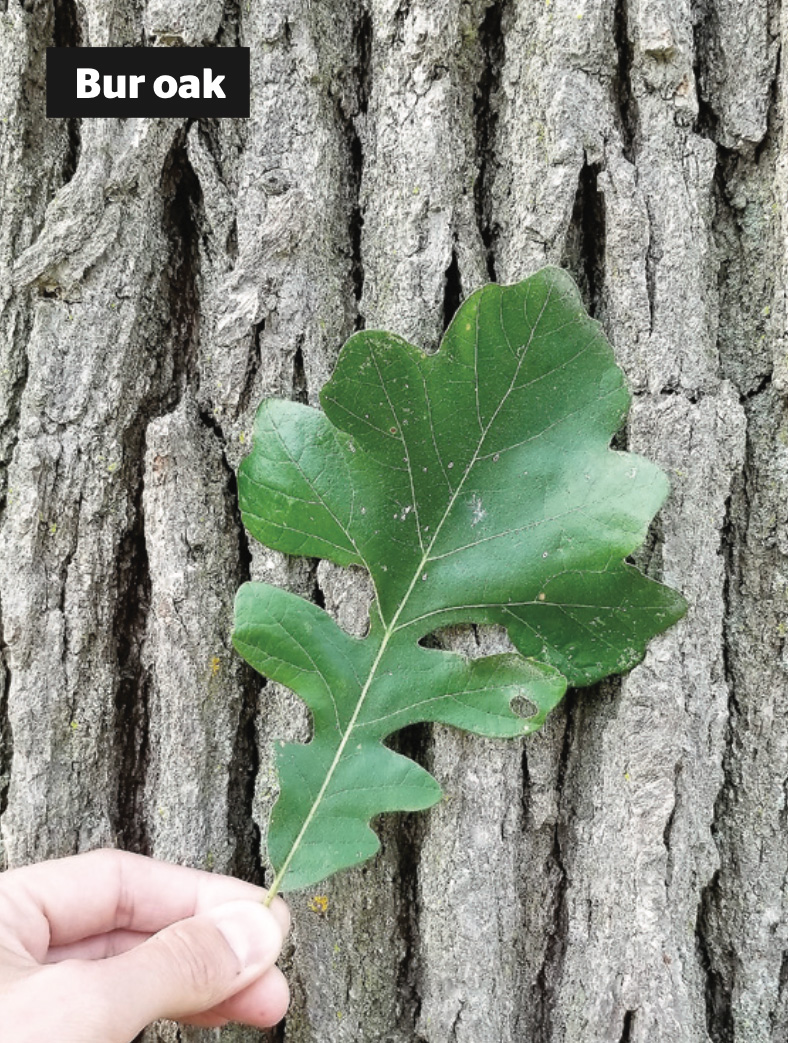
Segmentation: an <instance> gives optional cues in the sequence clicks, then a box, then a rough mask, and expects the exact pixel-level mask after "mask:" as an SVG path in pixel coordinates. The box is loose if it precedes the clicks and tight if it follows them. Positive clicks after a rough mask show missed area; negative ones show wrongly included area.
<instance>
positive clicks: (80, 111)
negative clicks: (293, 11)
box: [47, 47, 250, 118]
mask: <svg viewBox="0 0 788 1043" xmlns="http://www.w3.org/2000/svg"><path fill="white" fill-rule="evenodd" d="M249 93H250V79H249V48H248V47H48V48H47V116H60V117H71V116H116V117H119V116H180V117H183V116H187V117H188V116H191V117H197V118H198V117H201V116H215V117H221V116H240V117H244V116H248V115H249Z"/></svg>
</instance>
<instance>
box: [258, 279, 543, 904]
mask: <svg viewBox="0 0 788 1043" xmlns="http://www.w3.org/2000/svg"><path fill="white" fill-rule="evenodd" d="M552 294H553V286H550V287H549V288H548V291H547V294H546V296H545V299H544V303H543V304H542V307H541V309H540V311H539V314H538V315H537V317H536V321H535V322H534V323H533V325H532V326H531V331H530V334H529V337H528V341H527V342H526V343H525V344H524V345H523V350H522V354H521V355H520V358H519V360H518V362H517V366H516V368H515V371H514V375H513V376H512V379H511V382H510V384H509V387H508V388H507V390H506V393H505V394H504V395H502V396H501V401H500V402H499V403H498V405H497V407H496V409H495V412H494V413H493V415H492V416H491V417H490V421H489V423H488V424H487V426H486V427H485V428H484V429H483V430H482V432H481V436H480V438H479V442H478V444H477V446H476V450H475V451H474V454H473V457H472V458H471V460H470V462H469V464H468V466H467V467H466V468H465V471H464V473H463V476H462V479H461V480H460V482H459V483H458V485H457V488H456V489H455V490H454V492H453V493H452V495H451V498H450V500H449V503H448V505H447V507H446V510H445V511H444V512H443V517H442V518H441V520H440V522H439V523H438V525H437V526H436V528H435V532H434V533H433V536H432V539H431V540H430V542H429V544H428V546H427V547H426V549H425V550H424V553H423V555H422V558H421V561H420V562H419V565H418V567H417V568H416V569H415V571H414V573H413V578H412V579H411V581H410V584H409V586H408V589H407V590H406V591H405V594H404V596H403V598H402V600H401V601H400V603H399V607H398V608H397V610H396V612H395V613H394V615H393V616H392V617H391V621H390V622H389V623H388V624H385V625H384V630H383V637H382V639H381V642H380V648H379V649H378V652H377V654H376V656H375V658H374V660H373V661H372V665H371V666H370V668H369V673H368V675H367V679H366V681H365V682H364V686H363V688H362V689H361V693H360V694H359V697H358V702H357V703H356V708H355V710H354V711H353V716H352V717H351V718H350V720H349V722H348V725H347V728H346V729H345V734H344V735H343V736H342V738H341V740H340V742H339V746H338V747H337V751H336V754H335V755H334V758H333V760H332V762H331V764H330V766H329V768H328V771H327V772H326V777H325V779H324V780H323V784H322V786H321V787H320V789H319V790H318V794H317V796H316V797H315V800H314V802H313V804H312V807H311V808H310V809H309V813H308V814H307V816H306V818H305V819H304V823H303V825H302V826H301V829H300V830H299V832H298V835H297V836H296V838H295V840H294V841H293V844H292V846H291V848H290V850H289V851H288V853H287V857H286V858H285V860H284V862H283V863H282V868H281V869H279V870H278V871H277V873H276V875H275V877H274V879H273V882H272V883H271V887H270V889H269V891H268V895H267V897H266V899H265V903H264V904H265V905H270V904H271V902H272V901H273V899H274V897H275V896H276V894H277V893H278V891H279V889H280V887H281V885H282V881H283V880H284V878H285V876H286V874H287V870H288V869H289V867H290V863H291V862H292V860H293V858H294V857H295V854H296V852H297V851H298V849H299V847H300V846H301V842H302V840H303V839H304V836H305V835H306V832H307V830H308V829H309V826H310V824H311V822H312V819H313V818H314V817H315V815H316V814H317V809H318V808H319V807H320V804H321V802H322V800H323V796H324V794H325V792H326V790H327V789H328V787H329V785H330V783H331V779H332V778H333V777H334V772H335V771H336V770H337V767H338V765H339V762H340V760H341V759H342V754H343V752H344V750H345V747H346V746H347V744H348V742H349V740H350V737H351V735H352V733H353V729H354V728H355V726H356V721H357V720H358V718H359V715H360V713H361V710H362V708H363V706H364V702H365V701H366V698H367V694H368V693H369V689H370V686H371V684H372V682H373V680H374V679H375V675H376V673H377V670H378V667H379V666H380V662H381V660H382V658H383V655H384V653H385V651H386V648H387V647H388V644H389V641H390V640H391V637H392V635H393V634H395V633H396V632H397V630H398V627H397V620H398V619H399V617H400V615H401V614H402V611H403V609H404V608H405V606H406V605H407V603H408V599H409V598H410V595H411V594H412V593H413V588H414V587H415V585H416V581H417V580H418V578H419V576H420V575H421V573H422V570H423V569H424V566H425V565H426V564H427V562H428V560H429V556H430V553H431V551H432V548H433V546H434V545H435V541H436V540H437V539H438V536H439V535H440V532H441V529H442V528H443V525H444V523H445V522H446V519H447V518H448V517H449V514H450V513H451V511H452V508H453V507H454V504H455V503H456V502H457V497H458V496H459V495H460V492H461V491H462V489H463V487H464V485H465V482H466V481H467V479H468V476H469V475H470V473H471V471H472V470H473V468H474V467H475V466H476V462H477V460H478V458H479V452H480V450H481V447H482V446H483V445H484V441H485V439H486V438H487V435H488V433H489V431H490V428H491V427H492V426H493V424H494V423H495V421H496V420H497V418H498V414H499V413H500V411H501V410H502V409H503V406H504V404H505V402H506V401H507V399H508V398H509V395H510V394H511V393H512V389H513V388H514V383H515V381H516V380H517V377H518V375H519V373H520V369H521V367H522V365H523V362H524V361H525V359H526V356H527V355H528V350H529V348H530V346H531V343H532V341H533V338H534V334H535V333H536V330H537V329H538V327H539V323H540V321H541V319H542V316H543V315H544V312H545V309H546V308H547V305H548V304H549V302H550V298H551V297H552ZM480 310H481V309H480V308H479V309H477V312H476V338H475V342H474V376H475V380H476V385H477V388H478V383H479V371H478V345H479V311H480ZM501 326H502V328H503V323H501ZM408 470H409V471H410V467H409V468H408ZM411 479H412V473H411ZM348 535H349V534H348ZM352 542H353V545H354V547H355V540H353V541H352ZM378 603H380V599H379V598H378Z"/></svg>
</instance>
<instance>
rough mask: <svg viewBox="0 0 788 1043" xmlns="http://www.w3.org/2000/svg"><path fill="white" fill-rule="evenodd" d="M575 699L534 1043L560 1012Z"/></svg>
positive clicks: (570, 702)
mask: <svg viewBox="0 0 788 1043" xmlns="http://www.w3.org/2000/svg"><path fill="white" fill-rule="evenodd" d="M574 695H575V693H574V691H572V690H570V691H569V692H567V694H566V695H565V696H564V705H565V707H566V722H565V725H564V734H563V738H562V742H561V751H560V754H559V758H558V765H557V771H556V781H555V792H556V805H557V807H558V809H559V811H558V821H557V822H556V823H555V825H554V827H553V838H552V848H551V850H550V855H549V871H551V872H552V873H553V874H555V878H556V882H555V884H554V885H553V902H552V914H551V927H550V932H549V935H548V937H547V939H546V941H545V945H544V957H543V959H542V964H541V967H540V968H539V973H538V975H537V979H536V985H537V988H536V991H537V994H538V999H537V1001H536V1005H535V1024H534V1026H533V1032H534V1043H552V1041H553V1039H554V1025H553V1018H552V1014H553V1012H554V1011H556V1010H559V1009H560V999H559V992H560V988H561V980H562V975H563V965H564V960H565V957H566V950H567V945H568V939H567V929H568V926H569V909H568V897H569V873H568V870H567V858H566V854H567V852H566V840H567V835H568V821H567V815H568V810H567V809H566V808H565V800H564V798H565V795H566V784H567V776H568V768H569V759H570V756H571V752H572V747H573V744H574V735H575V699H574ZM523 778H524V779H526V778H527V766H526V770H525V771H524V773H523ZM546 871H548V870H546Z"/></svg>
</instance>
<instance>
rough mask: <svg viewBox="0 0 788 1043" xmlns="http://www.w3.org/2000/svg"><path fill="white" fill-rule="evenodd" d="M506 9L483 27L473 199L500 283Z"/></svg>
mask: <svg viewBox="0 0 788 1043" xmlns="http://www.w3.org/2000/svg"><path fill="white" fill-rule="evenodd" d="M506 6H507V0H495V2H493V3H491V4H490V5H489V6H488V8H487V10H486V11H485V14H484V18H483V20H482V23H481V25H480V27H479V48H480V51H481V56H482V68H481V72H480V74H479V78H478V80H477V83H476V89H475V91H474V97H473V115H474V129H475V135H476V170H477V173H476V178H475V180H474V183H473V199H474V207H475V211H476V224H477V227H478V229H479V235H480V236H481V240H482V243H483V245H484V250H485V260H486V264H487V274H488V276H489V277H490V280H491V281H492V282H495V281H496V275H495V229H494V226H493V204H492V193H491V176H492V171H493V167H494V163H495V128H496V124H497V121H498V108H497V97H498V92H499V89H500V83H501V72H502V69H503V64H504V55H505V38H504V31H503V23H504V14H505V9H506Z"/></svg>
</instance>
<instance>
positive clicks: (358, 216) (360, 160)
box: [340, 9, 373, 330]
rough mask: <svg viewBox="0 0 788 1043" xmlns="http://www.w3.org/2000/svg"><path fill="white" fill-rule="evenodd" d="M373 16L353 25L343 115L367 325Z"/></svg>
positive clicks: (353, 240)
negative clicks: (351, 74) (350, 91)
mask: <svg viewBox="0 0 788 1043" xmlns="http://www.w3.org/2000/svg"><path fill="white" fill-rule="evenodd" d="M372 32H373V27H372V16H371V14H370V12H369V11H368V10H366V9H362V11H361V13H360V15H359V18H358V20H357V22H356V24H355V26H354V29H353V51H354V54H355V68H356V71H355V94H356V99H355V112H352V113H348V114H345V113H343V112H342V111H341V107H340V116H341V119H342V125H343V129H344V134H345V140H346V142H347V153H348V160H349V162H348V171H349V186H348V190H349V194H350V224H349V231H350V276H351V280H352V283H353V296H354V298H355V308H356V316H355V320H354V328H355V329H356V330H361V329H363V328H364V315H363V313H362V311H361V302H362V299H363V296H364V277H365V273H364V258H363V253H362V236H363V232H364V207H363V203H362V195H361V192H362V180H363V176H364V145H363V140H362V133H363V125H364V123H365V120H366V118H367V113H368V111H369V98H370V92H371V90H372Z"/></svg>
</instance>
